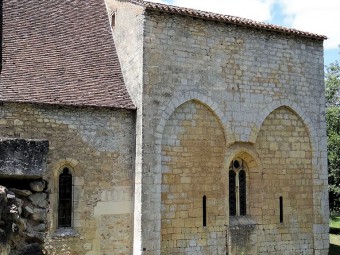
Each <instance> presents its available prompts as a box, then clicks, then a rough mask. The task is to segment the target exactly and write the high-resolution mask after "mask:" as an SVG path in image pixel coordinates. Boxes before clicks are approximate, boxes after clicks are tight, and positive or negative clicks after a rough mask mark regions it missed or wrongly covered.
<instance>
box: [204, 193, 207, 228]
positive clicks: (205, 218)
mask: <svg viewBox="0 0 340 255" xmlns="http://www.w3.org/2000/svg"><path fill="white" fill-rule="evenodd" d="M206 226H207V197H206V196H205V195H204V196H203V227H206Z"/></svg>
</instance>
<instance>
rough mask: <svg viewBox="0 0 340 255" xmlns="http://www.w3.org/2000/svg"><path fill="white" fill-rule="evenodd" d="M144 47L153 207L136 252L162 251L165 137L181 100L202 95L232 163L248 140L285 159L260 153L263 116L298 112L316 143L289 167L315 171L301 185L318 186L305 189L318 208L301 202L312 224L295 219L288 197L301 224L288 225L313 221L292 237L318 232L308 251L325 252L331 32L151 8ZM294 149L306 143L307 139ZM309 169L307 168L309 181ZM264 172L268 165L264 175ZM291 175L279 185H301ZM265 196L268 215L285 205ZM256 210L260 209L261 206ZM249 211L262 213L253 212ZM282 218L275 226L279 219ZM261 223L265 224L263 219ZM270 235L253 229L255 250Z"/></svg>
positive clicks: (147, 203)
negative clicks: (253, 25) (325, 41)
mask: <svg viewBox="0 0 340 255" xmlns="http://www.w3.org/2000/svg"><path fill="white" fill-rule="evenodd" d="M143 54H144V62H143V68H144V69H143V70H144V73H143V74H144V78H143V106H142V107H143V123H142V126H143V127H144V129H143V136H142V137H143V145H142V146H143V147H142V148H143V150H142V153H143V158H144V161H143V165H142V167H143V168H142V169H143V179H142V183H143V185H142V187H143V194H144V196H143V197H142V200H143V201H142V208H141V209H142V214H143V215H144V216H143V218H142V229H143V232H142V234H141V239H142V242H141V243H140V245H141V246H140V248H139V250H138V253H136V254H141V253H143V254H160V250H161V236H162V235H161V230H162V222H163V221H162V219H163V218H162V217H163V216H162V210H161V206H160V204H161V201H162V197H161V195H160V194H162V187H163V183H162V181H163V180H162V171H163V168H162V163H161V162H162V156H161V151H162V139H163V136H164V135H165V134H166V132H165V130H166V127H167V121H168V120H169V119H170V118H171V116H172V114H173V113H174V112H176V109H177V108H178V107H180V105H182V104H183V103H185V102H188V101H190V100H193V99H195V100H198V101H200V102H201V103H203V104H205V105H207V106H208V107H209V108H210V109H211V110H212V111H213V112H214V114H215V115H216V116H217V118H218V119H219V121H220V122H221V125H222V128H223V131H224V136H225V138H226V139H225V140H226V146H225V157H224V163H223V164H224V165H225V166H229V164H230V162H231V160H232V159H233V158H234V157H235V156H237V153H242V152H244V151H245V150H248V151H249V153H250V152H251V153H250V154H251V155H253V159H255V158H256V161H257V165H258V166H260V165H261V167H262V168H263V169H269V168H271V166H272V165H273V164H274V165H275V164H277V163H276V162H275V160H277V159H275V157H274V158H273V157H270V159H269V157H268V161H271V160H273V162H270V163H271V164H270V165H268V161H266V160H264V162H262V158H261V157H260V154H261V153H265V152H263V151H262V150H260V148H259V147H257V146H259V145H258V144H257V140H258V139H259V138H258V137H259V133H260V130H261V126H262V123H263V122H264V121H265V119H266V118H267V117H268V115H270V113H271V112H273V111H274V110H276V109H278V108H280V107H282V106H284V107H287V108H288V109H290V111H293V112H295V114H296V116H299V118H300V119H301V121H302V122H303V124H304V126H305V128H306V130H307V131H306V132H307V137H308V138H309V139H310V141H309V142H310V148H308V149H307V151H309V152H310V153H309V152H307V151H306V154H305V155H302V154H301V156H305V157H307V158H305V160H308V162H309V163H306V162H304V163H301V162H299V163H296V162H295V163H294V162H293V165H294V167H292V168H291V166H289V167H288V168H287V169H283V170H285V171H286V172H287V173H288V175H290V174H291V175H290V178H295V177H296V174H295V173H293V172H294V170H298V172H299V171H300V172H302V176H303V177H305V175H308V176H309V177H310V178H311V179H310V180H309V181H308V180H306V183H303V184H301V185H302V189H303V190H302V191H303V194H306V193H308V192H311V193H312V197H310V195H309V196H308V197H307V198H305V199H304V201H305V203H307V204H308V205H307V204H306V205H303V207H304V206H308V207H309V209H310V210H311V211H312V215H311V214H310V213H309V212H308V213H307V212H306V211H307V210H305V209H301V210H302V211H299V212H300V213H306V217H307V218H308V220H310V221H309V222H308V223H307V222H306V223H303V224H305V225H303V224H302V225H301V226H298V227H296V228H295V227H292V226H293V225H294V224H295V223H294V222H295V221H297V220H302V219H300V218H299V219H298V218H295V216H294V213H295V212H296V211H294V210H296V207H295V205H289V207H288V211H289V214H287V215H286V217H288V218H289V219H287V221H288V222H289V221H290V220H291V221H292V223H291V224H292V225H289V226H285V227H283V228H284V229H286V230H285V231H295V230H298V231H306V232H307V231H308V233H305V232H303V234H302V235H304V237H302V239H301V238H300V239H298V241H296V243H290V244H289V245H291V246H292V247H295V248H296V247H299V245H300V244H301V243H303V242H304V241H302V240H311V238H312V239H313V242H311V243H310V244H309V245H307V246H306V247H304V248H303V249H302V248H301V249H302V250H304V251H305V252H306V254H309V252H314V253H315V254H326V253H327V249H328V236H327V232H328V227H327V225H328V212H327V206H328V204H327V203H328V202H327V161H326V140H325V119H324V115H323V112H324V98H323V96H320V95H323V91H324V85H323V48H322V41H318V40H313V39H308V38H302V37H296V36H291V35H285V34H280V33H275V32H269V31H264V30H256V29H250V28H243V27H238V26H234V25H228V24H225V23H218V22H212V21H206V20H201V19H195V18H191V17H186V16H180V15H173V14H167V13H159V12H157V11H150V10H147V11H146V12H145V20H144V48H143ZM289 116H292V119H291V121H294V120H295V117H294V116H295V115H294V114H293V115H289ZM277 121H278V120H277ZM273 128H274V127H273ZM261 132H262V131H261ZM292 132H293V131H292ZM297 132H300V131H297ZM294 137H295V136H294ZM294 137H293V138H292V139H294ZM233 146H237V147H238V152H237V153H236V152H235V150H233V149H232V147H233ZM266 146H267V147H268V150H269V149H270V148H271V149H272V150H275V148H276V147H278V149H280V147H279V146H278V144H275V143H274V144H271V142H269V141H268V143H267V145H266ZM293 149H296V150H297V151H305V148H304V149H297V148H293ZM307 154H308V155H307ZM263 155H264V154H263ZM286 156H287V153H281V155H280V156H279V158H280V159H279V161H280V160H286V158H287V157H286ZM288 156H289V155H288ZM264 159H265V158H264ZM287 160H293V161H294V157H293V159H291V158H290V156H289V157H288V159H287ZM265 164H267V165H266V166H265ZM300 164H302V165H300ZM300 166H301V169H300ZM302 167H303V168H304V169H302ZM278 169H280V168H278ZM281 169H282V167H281ZM293 169H294V170H293ZM283 170H282V171H283ZM256 171H259V170H256ZM310 173H311V174H310ZM256 175H258V174H256ZM259 175H260V176H261V174H259ZM302 176H300V175H299V178H300V179H301V181H302ZM264 177H266V175H263V178H264ZM276 177H278V178H279V177H280V175H278V176H276V175H275V178H276ZM261 178H262V177H261ZM268 178H269V179H268V180H266V179H261V183H260V184H261V185H263V183H264V181H266V183H267V182H268V185H273V181H269V180H270V178H272V177H270V176H269V177H268ZM250 181H251V180H250ZM226 183H227V181H226ZM286 183H287V182H284V181H281V184H280V185H279V186H278V189H280V190H281V191H282V192H283V193H282V194H283V195H282V196H286V195H288V193H289V192H288V191H286V190H285V189H289V188H292V187H291V186H290V185H288V186H285V185H286ZM250 185H251V184H250ZM297 185H298V184H297ZM261 187H262V186H261ZM263 187H264V186H263ZM283 187H285V189H283ZM292 189H293V190H294V189H295V188H292ZM261 192H262V191H261ZM263 192H264V191H263ZM273 192H278V191H277V190H273ZM261 194H262V193H261ZM289 194H291V193H289ZM261 196H262V195H261ZM272 196H273V197H272V198H268V200H266V201H267V202H268V203H269V202H270V203H275V204H277V197H276V196H277V195H272ZM303 196H305V195H303ZM297 198H298V197H296V199H297ZM249 199H250V197H249ZM288 199H289V198H288ZM299 199H300V197H299ZM259 201H261V200H259ZM274 201H275V202H274ZM285 201H286V199H285V200H284V202H285ZM286 202H287V201H286ZM251 203H253V201H248V204H249V205H250V204H251ZM259 203H260V205H258V207H259V208H262V205H263V204H261V203H262V202H259ZM265 206H267V207H268V208H267V209H264V212H265V213H266V214H267V213H268V214H270V215H266V216H263V217H268V218H266V220H267V219H268V220H269V221H270V222H272V221H274V218H275V219H276V217H277V212H276V211H275V212H274V211H273V210H272V208H269V206H271V205H265ZM272 206H274V205H272ZM265 208H266V207H265ZM226 212H228V206H227V208H226ZM253 213H254V215H257V214H256V213H255V212H254V210H253ZM261 214H262V212H261ZM288 215H289V216H288ZM249 216H250V217H251V218H253V215H249ZM290 216H292V217H290ZM293 216H294V217H293ZM254 217H255V216H254ZM262 220H263V221H264V219H262V218H261V222H262ZM287 221H286V222H287ZM259 222H260V220H259ZM225 224H226V225H228V224H229V217H226V219H225ZM272 224H274V223H272ZM275 224H276V223H275ZM275 224H274V225H275ZM287 224H288V223H287ZM299 224H300V223H299ZM274 225H273V226H270V228H271V229H272V228H277V226H275V227H274ZM268 226H269V225H268ZM293 229H295V230H293ZM254 231H260V229H259V228H257V229H256V228H255V230H254ZM261 231H263V230H261ZM261 231H260V232H261ZM311 231H312V232H313V237H311V233H310V232H311ZM274 232H275V231H274ZM278 233H281V232H278ZM288 235H291V234H288ZM259 236H261V237H263V236H266V235H264V234H259ZM273 236H275V237H271V238H274V239H275V240H276V242H278V243H281V244H282V245H283V244H284V243H285V240H284V238H285V237H284V236H283V235H281V234H276V233H273ZM290 237H291V236H289V238H290ZM277 239H279V240H277ZM271 241H272V240H269V239H268V240H262V241H261V240H260V239H259V240H255V239H253V237H252V235H251V238H250V242H251V244H252V247H255V248H254V249H256V250H257V249H259V247H261V245H259V246H257V244H259V243H260V242H262V244H263V247H269V245H266V244H268V242H271ZM282 247H283V246H282ZM295 248H294V249H295ZM261 249H262V248H261ZM264 249H265V248H264ZM280 249H281V251H282V250H283V248H280ZM296 249H299V248H296ZM261 252H263V253H266V252H267V253H268V252H270V251H269V250H267V251H265V250H261Z"/></svg>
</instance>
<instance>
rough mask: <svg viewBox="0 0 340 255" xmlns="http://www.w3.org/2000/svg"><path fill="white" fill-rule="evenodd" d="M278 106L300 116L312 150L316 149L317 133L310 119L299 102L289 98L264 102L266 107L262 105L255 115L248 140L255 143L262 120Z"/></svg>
mask: <svg viewBox="0 0 340 255" xmlns="http://www.w3.org/2000/svg"><path fill="white" fill-rule="evenodd" d="M280 107H286V108H288V109H289V110H290V111H292V112H293V113H295V114H296V115H298V116H299V117H300V118H301V120H302V121H303V123H304V125H305V127H306V129H307V130H308V133H309V137H310V139H311V145H312V148H313V151H318V135H317V131H316V129H315V127H314V125H313V123H312V121H311V119H310V118H309V116H308V114H307V113H306V112H305V111H304V110H303V109H302V107H301V106H300V105H299V104H297V103H295V102H293V101H291V100H289V99H282V100H277V101H273V102H271V103H269V104H266V107H264V108H263V109H262V110H261V111H260V112H259V113H258V114H256V115H255V116H256V119H255V121H254V126H253V128H252V130H251V133H250V136H249V142H251V143H256V140H257V137H258V134H259V132H260V129H261V127H262V124H263V122H264V121H265V119H266V118H267V117H268V116H269V114H270V113H272V112H273V111H274V110H276V109H278V108H280Z"/></svg>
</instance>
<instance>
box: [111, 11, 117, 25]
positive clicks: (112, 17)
mask: <svg viewBox="0 0 340 255" xmlns="http://www.w3.org/2000/svg"><path fill="white" fill-rule="evenodd" d="M115 26H116V13H112V14H111V28H112V29H114V28H115Z"/></svg>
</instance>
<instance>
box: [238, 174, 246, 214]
mask: <svg viewBox="0 0 340 255" xmlns="http://www.w3.org/2000/svg"><path fill="white" fill-rule="evenodd" d="M246 182H247V180H246V172H245V171H244V170H241V171H240V172H239V183H240V215H246V214H247V183H246Z"/></svg>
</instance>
